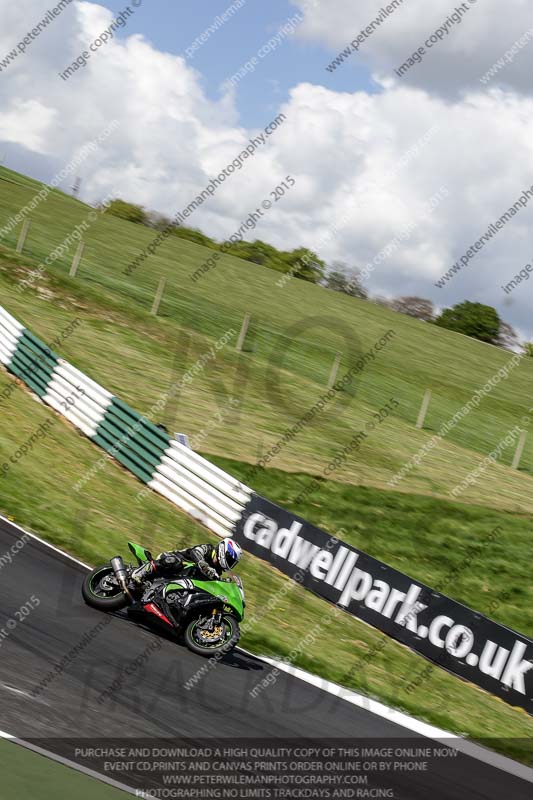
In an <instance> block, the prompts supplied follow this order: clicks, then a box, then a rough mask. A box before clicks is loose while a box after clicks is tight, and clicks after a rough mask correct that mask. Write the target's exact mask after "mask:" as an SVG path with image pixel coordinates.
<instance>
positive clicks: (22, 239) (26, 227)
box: [17, 219, 31, 253]
mask: <svg viewBox="0 0 533 800" xmlns="http://www.w3.org/2000/svg"><path fill="white" fill-rule="evenodd" d="M30 225H31V220H30V219H25V220H24V222H23V223H22V229H21V231H20V236H19V240H18V242H17V253H22V251H23V250H24V245H25V244H26V237H27V235H28V231H29V229H30Z"/></svg>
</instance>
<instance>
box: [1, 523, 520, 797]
mask: <svg viewBox="0 0 533 800" xmlns="http://www.w3.org/2000/svg"><path fill="white" fill-rule="evenodd" d="M21 535H22V534H21V531H20V529H17V528H15V527H13V526H11V525H10V524H9V523H7V522H5V521H3V520H0V555H1V554H3V553H5V552H6V551H8V550H9V549H10V548H11V547H12V545H13V544H14V543H15V542H16V541H17V540H18V539H20V537H21ZM84 572H85V570H84V568H83V567H82V566H81V565H78V564H76V563H75V562H73V561H71V560H67V559H66V558H65V557H63V556H62V555H60V554H59V553H57V552H54V551H53V550H51V549H49V548H47V547H46V546H45V545H43V544H41V543H40V542H39V541H36V540H33V539H32V540H31V541H30V542H28V543H27V544H26V545H25V546H24V548H23V549H22V550H20V551H19V552H18V553H17V554H16V555H15V556H14V558H13V561H12V563H11V564H10V565H5V566H3V567H2V568H1V569H0V629H1V628H3V627H5V625H6V623H7V621H8V620H9V619H13V618H14V615H15V614H16V612H17V611H18V610H19V609H20V608H21V607H22V606H23V605H24V604H25V603H27V602H28V601H29V599H30V597H31V596H32V595H33V596H34V597H36V598H37V599H38V600H40V604H39V606H38V607H37V608H36V609H35V610H32V611H31V613H30V614H29V615H28V616H27V617H26V618H25V619H24V620H23V621H21V622H19V623H18V624H17V626H16V627H15V628H13V629H12V630H10V632H9V636H8V637H7V638H4V639H3V640H2V641H1V643H0V644H1V646H0V729H2V730H4V731H7V732H8V733H10V734H13V735H15V736H17V737H18V738H21V739H28V740H31V741H34V742H35V743H37V744H39V745H40V746H42V747H45V748H47V749H48V750H50V751H52V752H54V753H58V754H62V755H64V756H65V757H67V758H73V753H74V750H73V748H74V745H76V744H77V743H78V742H81V740H82V739H83V740H92V743H93V745H94V743H95V742H96V740H101V739H103V738H106V739H109V738H113V737H117V738H122V739H123V738H124V737H128V738H130V737H131V738H137V739H165V740H168V739H171V738H172V739H174V740H175V739H176V738H177V737H179V738H181V737H186V738H192V739H194V740H198V741H204V742H205V737H212V736H219V737H220V738H222V737H223V739H224V740H228V739H241V740H252V739H257V740H264V739H270V740H272V742H271V743H272V744H273V745H275V744H276V741H274V740H296V739H300V740H301V739H302V737H305V738H306V739H312V738H314V739H317V740H318V739H320V740H321V741H324V742H325V741H327V740H333V739H347V740H353V741H354V743H356V742H355V740H360V739H362V738H364V739H365V740H369V741H368V742H367V744H372V742H376V743H377V741H378V740H379V744H380V745H382V744H383V740H389V741H392V740H400V739H401V740H404V741H405V743H406V745H419V746H424V745H427V744H430V741H429V740H427V739H424V738H423V737H418V736H417V735H416V734H413V733H412V732H411V731H407V730H406V729H404V728H401V727H400V726H398V725H396V724H394V723H391V722H390V721H389V720H386V719H384V718H381V717H377V716H375V715H373V714H371V713H370V712H368V711H365V710H363V709H360V708H357V707H354V706H352V705H350V704H348V703H346V702H344V701H343V700H341V699H338V698H335V697H333V696H332V695H329V694H327V693H326V692H323V691H322V690H320V689H318V688H315V687H313V686H311V685H309V684H306V683H303V682H302V681H299V680H298V679H296V678H294V677H292V676H290V675H288V674H285V673H283V674H281V675H280V677H279V678H278V680H277V682H276V684H275V687H271V688H269V689H267V690H265V691H263V692H261V694H260V695H259V696H258V697H257V698H255V699H253V698H251V697H250V695H249V691H250V690H251V689H252V688H253V687H254V686H255V685H257V683H258V682H259V681H261V680H262V678H264V677H265V675H266V674H268V673H269V672H271V670H272V667H270V666H269V665H268V664H265V663H264V662H262V661H260V660H259V659H256V658H254V657H252V656H249V655H247V654H244V653H241V652H236V653H233V654H231V655H230V656H228V657H227V658H226V659H225V660H224V661H222V662H221V663H219V664H218V666H217V667H216V669H213V670H211V671H209V672H208V674H207V675H206V676H205V677H203V678H202V680H200V681H199V683H198V684H197V685H196V686H195V687H194V688H192V689H191V690H187V689H185V688H184V684H185V683H186V681H187V680H188V679H190V677H191V676H192V675H194V674H195V673H196V672H197V671H198V669H199V668H201V667H202V666H203V665H204V664H205V663H206V662H205V659H202V658H200V657H198V656H196V655H194V654H193V653H191V652H189V651H188V650H187V649H185V648H184V647H182V646H179V645H177V644H175V643H174V642H172V641H169V640H166V639H165V638H162V637H158V640H159V642H160V644H161V647H160V649H159V650H158V651H156V652H154V653H153V654H152V655H150V657H149V658H148V660H147V661H146V662H145V665H144V667H143V668H141V669H139V670H138V671H137V672H136V673H134V674H133V675H131V676H130V677H128V678H127V679H125V680H124V681H123V683H122V685H120V686H119V687H118V688H117V689H116V690H115V691H114V692H113V695H112V700H108V701H107V702H104V703H98V697H99V696H100V695H101V692H102V691H103V690H104V689H105V688H107V687H109V686H110V685H111V684H112V683H113V681H114V680H115V679H116V678H117V676H120V675H121V674H122V675H124V671H123V670H124V665H125V664H126V663H130V662H133V661H134V660H135V659H137V658H138V656H140V655H141V654H142V653H145V652H148V648H150V647H151V646H152V647H153V646H154V641H155V636H154V634H153V633H152V632H149V631H147V630H145V629H143V628H141V627H139V626H137V625H135V624H134V623H132V622H131V621H130V620H129V619H128V618H127V617H126V616H123V615H120V614H118V615H109V616H106V615H103V614H102V613H100V612H98V611H96V610H93V609H91V608H89V607H87V606H86V605H85V604H84V602H83V600H82V598H81V594H80V585H81V581H82V578H83V574H84ZM103 621H105V622H106V623H107V624H106V625H104V626H102V625H101V623H102V622H103ZM95 626H99V628H98V633H97V635H96V636H95V637H94V639H92V641H91V642H90V643H89V644H87V645H86V646H85V647H84V649H83V650H82V652H81V653H80V654H79V655H78V656H77V657H75V658H74V660H73V661H72V662H71V663H70V664H69V666H68V667H67V668H66V669H65V670H64V671H62V672H60V673H59V674H57V676H56V677H55V678H54V680H53V681H52V682H51V683H49V684H48V685H47V686H46V687H45V689H44V690H43V692H42V693H41V694H40V695H38V696H37V697H36V698H32V697H31V692H32V690H33V689H34V688H35V687H36V686H38V685H39V682H40V681H42V679H43V677H44V676H45V675H46V674H47V673H49V672H50V670H52V669H53V667H54V665H55V664H57V663H58V662H59V661H61V659H62V658H63V657H64V656H65V655H66V654H67V653H69V651H71V649H72V648H73V647H74V646H76V645H77V644H78V643H79V642H80V640H81V639H82V637H83V635H84V634H85V633H87V632H88V631H91V630H92V629H94V628H95ZM488 733H490V732H488ZM431 744H432V743H431ZM110 777H111V776H110ZM112 777H113V778H114V779H116V780H120V781H122V782H123V783H129V784H130V785H131V781H129V780H128V776H126V775H124V774H122V775H113V776H112ZM382 783H383V782H382ZM387 786H392V787H393V788H394V796H395V797H397V798H401V799H402V800H404V799H405V800H422V799H423V800H427V798H432V800H466V798H468V800H478V798H479V800H481V798H483V799H484V800H492V799H493V798H494V800H496V799H497V800H501V798H503V797H505V798H507V799H508V800H522V798H523V799H524V800H525V798H528V800H530V799H531V797H532V792H531V783H528V782H526V781H523V780H521V779H519V778H517V777H514V776H512V775H509V774H507V773H505V772H502V771H500V770H499V769H497V768H495V767H493V766H490V765H487V764H483V763H481V762H479V761H477V760H476V759H473V758H471V757H468V756H466V755H461V754H459V755H458V756H457V758H455V759H453V760H450V759H446V760H445V761H441V762H438V763H437V764H436V765H435V766H434V767H433V768H432V770H431V772H429V773H425V772H420V773H418V772H417V773H409V774H396V773H394V774H391V775H389V776H388V778H387ZM125 796H126V795H125Z"/></svg>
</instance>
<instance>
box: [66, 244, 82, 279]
mask: <svg viewBox="0 0 533 800" xmlns="http://www.w3.org/2000/svg"><path fill="white" fill-rule="evenodd" d="M84 249H85V242H82V240H81V239H80V241H79V242H78V248H77V250H76V252H75V253H74V258H73V259H72V266H71V268H70V272H69V276H70V277H71V278H75V277H76V272H77V271H78V267H79V265H80V261H81V257H82V255H83V251H84Z"/></svg>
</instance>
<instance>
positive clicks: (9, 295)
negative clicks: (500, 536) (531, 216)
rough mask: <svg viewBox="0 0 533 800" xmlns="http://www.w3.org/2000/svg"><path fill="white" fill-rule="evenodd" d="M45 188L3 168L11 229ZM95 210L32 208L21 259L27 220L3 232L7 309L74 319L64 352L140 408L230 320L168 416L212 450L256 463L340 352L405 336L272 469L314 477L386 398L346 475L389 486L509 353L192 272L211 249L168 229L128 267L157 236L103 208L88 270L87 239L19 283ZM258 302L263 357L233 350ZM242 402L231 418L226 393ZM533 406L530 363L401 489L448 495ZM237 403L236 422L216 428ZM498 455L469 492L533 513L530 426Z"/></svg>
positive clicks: (1, 187) (382, 313)
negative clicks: (517, 446)
mask: <svg viewBox="0 0 533 800" xmlns="http://www.w3.org/2000/svg"><path fill="white" fill-rule="evenodd" d="M41 188H42V187H41V185H40V184H37V183H34V182H32V181H31V180H30V179H27V178H23V177H22V176H17V174H16V173H11V172H9V171H7V170H5V169H4V170H0V228H1V227H2V225H4V224H5V222H6V221H7V220H8V219H9V218H10V217H11V216H12V215H13V214H15V213H16V212H17V211H18V210H19V209H20V208H22V207H23V206H24V205H25V204H26V203H28V202H29V201H30V200H31V198H32V197H33V196H34V195H35V193H36V192H37V191H38V190H39V189H41ZM90 211H91V209H90V208H89V207H87V206H85V205H83V204H82V203H80V202H78V201H76V200H73V199H72V198H70V197H67V196H65V195H63V194H61V193H60V192H58V191H53V192H52V193H51V194H50V196H49V197H48V199H47V200H46V201H45V202H43V203H41V204H40V205H39V206H38V208H37V209H36V210H35V211H34V212H32V214H31V219H32V227H31V230H30V235H29V238H28V245H27V251H25V256H26V257H24V258H15V257H14V254H13V247H14V244H15V242H16V239H17V236H18V231H19V228H20V225H19V226H18V227H17V228H15V229H13V230H12V231H11V232H10V233H9V234H8V235H7V236H5V237H4V238H3V239H1V240H0V241H2V242H3V245H0V291H1V296H2V298H3V302H4V303H5V305H6V306H7V307H8V309H9V310H10V311H11V313H13V314H14V315H15V316H17V317H18V318H19V319H21V320H22V321H23V322H24V323H25V324H26V325H27V326H28V327H30V328H32V330H34V331H35V332H36V333H37V334H38V335H39V336H40V337H41V338H43V339H45V340H47V341H49V342H50V341H52V340H54V339H55V337H56V336H57V334H58V332H60V331H62V330H64V329H65V328H66V326H67V325H68V323H69V322H70V321H71V320H72V318H73V316H77V317H78V316H79V317H80V318H81V320H82V321H83V324H82V325H80V326H78V327H77V328H76V331H75V333H74V334H73V335H72V336H71V337H70V338H69V339H68V340H65V341H64V342H62V344H61V348H60V350H61V354H62V355H64V356H65V357H67V358H69V359H70V360H72V361H73V362H74V363H75V364H76V365H77V366H79V367H80V368H81V369H83V370H85V371H86V372H88V373H89V374H91V375H92V377H94V378H95V379H96V380H98V381H99V382H101V383H102V384H103V385H105V386H106V387H107V388H109V389H110V390H112V391H114V392H115V393H117V394H119V395H121V396H122V397H123V398H124V399H126V400H128V401H129V402H131V403H132V404H133V405H134V406H136V407H137V408H139V409H140V410H145V409H147V408H149V407H150V406H151V405H152V403H153V402H154V401H155V399H156V398H157V397H158V395H159V394H160V393H161V392H162V391H165V390H166V389H167V388H168V386H169V384H170V383H171V382H173V381H175V380H176V377H178V378H179V377H180V376H181V375H183V373H184V372H185V371H186V370H187V369H188V368H189V367H191V366H192V364H194V363H195V361H196V360H197V359H198V358H200V357H201V356H202V355H203V354H205V353H206V352H207V351H209V349H210V348H211V347H212V346H213V344H214V342H215V341H217V340H219V339H220V337H222V336H223V335H224V334H226V333H227V332H228V331H234V332H235V333H234V334H233V336H231V337H230V342H229V344H228V345H227V346H225V347H224V348H222V349H221V350H220V352H218V353H217V357H216V359H215V360H213V361H210V362H209V363H208V364H207V365H206V367H205V369H204V370H203V371H202V372H201V374H199V375H198V376H197V377H196V378H195V379H194V381H193V382H192V383H190V384H189V385H186V386H184V388H183V390H182V391H181V392H180V396H179V398H178V401H177V403H176V404H175V406H174V407H173V408H172V411H173V413H174V416H175V419H174V420H170V419H168V420H167V421H168V422H169V424H171V425H175V426H177V429H179V430H184V431H186V432H188V433H189V434H191V435H194V434H198V433H200V432H201V431H208V435H207V436H205V435H202V449H203V450H204V451H206V452H208V453H213V454H218V455H222V456H230V457H234V458H236V459H239V460H245V461H249V462H252V463H253V462H255V461H256V460H257V458H258V453H260V452H265V451H267V450H268V449H269V448H270V447H271V446H272V445H274V444H275V443H276V441H277V440H278V438H279V436H280V435H281V434H282V433H283V431H284V430H285V429H286V428H287V426H288V425H290V424H291V423H293V422H295V421H296V420H297V419H298V418H299V417H300V415H301V414H302V413H305V411H307V410H308V409H309V408H311V407H312V406H313V405H314V404H315V402H316V401H317V399H318V398H319V396H320V394H321V393H322V392H323V391H324V390H325V385H326V383H327V379H328V375H329V371H330V369H331V366H332V364H333V361H334V358H335V355H336V353H337V352H341V353H342V359H343V360H342V367H341V374H343V372H346V370H347V369H349V368H350V366H352V365H353V363H354V361H356V360H357V359H358V358H359V357H360V355H361V354H362V353H365V352H369V351H371V350H372V349H373V348H374V346H375V344H376V342H378V341H379V340H380V338H381V337H382V336H383V335H385V334H386V333H387V331H390V330H392V331H394V334H393V335H392V338H391V339H390V341H389V343H388V344H387V345H386V347H384V348H383V349H382V350H381V351H380V352H379V353H374V355H375V359H374V360H372V361H369V363H368V364H367V365H366V366H365V368H364V369H363V371H362V372H361V373H358V374H357V375H356V378H355V380H354V382H353V383H352V385H351V386H350V387H349V388H348V391H347V392H346V393H345V394H343V395H342V398H341V399H340V400H339V399H337V400H336V401H335V402H332V403H329V404H328V405H327V407H326V408H325V410H324V411H323V412H322V413H320V414H318V415H317V416H316V417H315V419H314V420H313V422H312V424H310V425H307V426H306V428H305V430H303V431H302V432H301V433H299V434H298V436H297V437H296V438H295V439H294V440H293V441H292V442H291V444H290V446H288V447H283V448H282V449H281V452H280V453H279V454H278V455H277V457H276V458H275V460H273V461H272V462H271V464H270V465H271V466H275V467H279V468H281V469H284V470H288V471H305V472H310V473H313V474H315V473H317V472H319V471H320V470H321V469H323V468H324V467H325V466H326V465H327V464H328V462H329V460H330V459H331V457H332V455H334V454H335V452H336V451H337V450H338V449H339V448H342V447H343V446H344V445H345V444H346V443H348V442H349V441H350V440H351V439H352V437H353V435H354V431H357V430H359V429H361V428H362V427H363V426H364V425H365V423H366V422H367V421H368V420H369V419H371V418H372V413H373V412H376V411H378V410H379V409H380V408H382V407H383V406H384V405H385V404H386V403H387V402H389V401H390V400H391V398H392V399H394V401H395V402H397V404H398V405H397V407H396V408H395V410H394V411H393V412H392V413H391V414H389V416H388V417H387V419H386V420H385V421H384V422H383V423H382V424H380V425H378V426H377V427H376V430H375V431H374V432H373V433H372V435H371V436H369V437H368V438H367V439H366V440H365V441H364V442H363V444H362V446H361V448H360V449H359V450H358V451H357V452H355V453H353V455H352V456H351V457H350V459H349V460H348V461H347V462H346V463H345V464H343V465H341V466H340V467H339V469H338V470H336V472H335V478H336V479H337V480H341V481H346V482H352V483H356V484H361V483H363V484H365V485H369V486H375V487H380V488H384V487H387V484H388V481H390V480H391V478H392V477H393V476H394V475H395V473H396V472H397V471H398V470H399V469H400V468H401V467H402V465H403V464H404V463H405V462H406V461H407V460H408V459H409V458H410V457H411V456H412V455H414V454H415V453H416V452H417V451H418V450H419V448H420V447H421V446H422V445H423V444H424V443H426V442H427V441H428V439H430V438H431V436H432V435H433V434H434V432H435V431H436V430H437V429H438V428H439V427H440V425H442V424H443V423H445V422H446V421H447V420H449V419H450V418H451V417H453V415H454V414H455V413H456V412H457V411H458V409H459V408H461V406H463V404H465V403H466V402H468V400H469V399H470V398H471V396H472V395H473V394H474V392H476V390H478V389H479V388H480V387H482V386H483V385H484V384H485V383H486V381H487V380H489V379H490V378H491V377H492V376H493V375H494V374H495V373H497V371H498V370H499V369H500V368H502V367H503V366H504V365H505V364H506V363H507V362H508V361H509V359H510V354H509V353H507V352H505V351H503V350H500V349H498V348H494V347H490V346H488V345H484V344H482V343H480V342H477V341H475V340H472V339H468V338H466V337H463V336H460V335H458V334H455V333H452V332H449V331H445V330H442V329H440V328H436V327H434V326H431V325H427V324H424V323H422V322H419V321H417V320H413V319H411V318H409V317H406V316H403V315H400V314H395V313H393V312H391V311H389V310H387V309H384V308H382V307H379V306H376V305H374V304H372V303H368V302H365V301H361V300H357V299H354V298H351V297H348V296H345V295H340V294H339V293H335V292H331V291H328V290H325V289H323V288H320V287H317V286H314V285H312V284H307V283H305V282H303V281H299V280H291V281H289V282H288V283H287V284H286V285H285V286H283V287H282V288H280V287H279V286H278V285H277V282H278V281H279V278H280V275H279V273H276V272H274V271H272V270H268V269H266V268H262V267H260V266H257V265H254V264H250V263H249V262H244V261H241V260H240V259H235V258H231V257H228V256H224V257H223V258H222V259H221V260H220V262H219V263H218V265H217V266H216V268H215V269H212V270H211V271H209V272H208V273H207V274H206V275H205V276H203V277H202V278H201V279H200V280H198V281H196V282H194V281H193V280H192V278H191V276H192V274H193V273H194V272H195V270H196V269H198V267H199V265H201V264H202V263H203V262H205V261H206V259H207V258H209V256H210V254H211V253H210V251H208V250H206V249H205V248H203V247H200V246H198V245H195V244H193V243H190V242H186V241H184V240H181V239H178V238H177V237H170V238H169V239H168V240H167V241H166V242H165V243H163V245H162V246H161V247H160V248H159V249H158V251H157V253H156V255H154V256H150V257H149V258H148V259H147V260H145V261H144V262H143V263H142V264H141V265H140V266H139V267H138V268H137V269H136V270H134V272H133V273H132V274H131V275H125V274H124V270H125V269H126V268H127V266H128V264H130V263H131V262H132V261H133V260H134V259H135V258H136V257H137V256H138V255H139V252H141V251H142V250H143V249H144V248H146V246H147V245H148V244H149V243H150V241H152V240H153V238H154V232H153V231H151V230H149V229H147V228H144V227H142V226H138V225H133V224H131V223H128V222H124V221H122V220H119V219H116V218H113V217H109V216H105V215H104V216H98V219H97V221H96V222H94V223H92V224H91V225H90V227H89V229H88V230H87V231H86V233H85V234H84V240H85V242H86V250H85V255H84V258H83V261H82V264H81V267H80V269H79V272H78V275H77V277H76V278H75V279H71V278H69V277H68V267H69V265H70V262H71V260H72V255H73V252H74V250H75V244H74V245H73V246H72V247H71V248H70V251H69V252H68V253H66V254H65V255H64V256H63V257H62V258H59V259H58V260H57V261H55V262H54V264H53V265H52V266H50V267H47V268H46V270H44V271H43V272H42V275H41V276H40V277H39V279H38V280H36V281H35V283H34V285H33V286H29V287H27V288H25V289H24V291H22V292H19V291H18V289H20V280H23V279H27V278H28V273H29V271H31V270H32V269H35V266H36V265H37V264H39V262H40V261H41V260H44V259H45V258H46V256H47V255H49V254H50V253H51V251H52V250H54V248H56V247H57V246H58V245H59V244H60V243H61V242H63V241H64V240H65V239H66V238H67V237H68V236H69V235H71V233H72V231H73V230H74V228H75V226H76V225H80V224H81V223H82V221H83V220H86V219H87V215H88V213H89V212H90ZM163 276H164V277H166V278H167V279H168V283H167V288H166V291H165V295H164V299H163V303H162V306H161V316H159V317H158V318H154V317H151V316H150V314H149V310H150V307H151V304H152V300H153V296H154V294H155V291H156V288H157V285H158V282H159V279H160V277H163ZM246 312H250V313H251V314H252V328H251V332H250V340H249V341H250V343H251V345H252V347H253V352H247V353H244V354H238V353H236V351H235V347H234V345H235V341H236V335H237V333H238V331H239V329H240V325H241V322H242V319H243V316H244V314H245V313H246ZM428 388H430V389H432V391H433V401H432V403H431V406H430V411H429V414H428V418H427V429H426V430H424V431H418V430H417V429H416V428H415V427H414V422H415V421H416V417H417V413H418V409H419V406H420V403H421V400H422V397H423V394H424V392H425V390H426V389H428ZM230 396H233V397H234V398H235V399H236V400H238V401H239V404H240V405H239V413H238V414H237V413H233V414H229V413H227V411H228V401H229V397H230ZM531 405H533V360H526V359H524V360H523V363H522V364H521V365H520V366H519V367H518V368H517V369H514V370H512V371H511V373H510V375H509V377H508V378H507V380H504V381H502V382H501V383H500V384H499V385H498V386H497V387H496V388H495V389H494V390H493V391H492V392H491V393H490V395H489V396H487V397H485V398H484V399H483V400H482V402H481V404H480V406H479V408H478V409H477V410H475V411H474V412H472V413H471V414H469V415H468V416H467V417H465V418H464V419H463V420H462V422H461V423H460V424H459V425H457V426H456V427H455V428H454V429H453V430H452V431H451V432H450V433H449V435H448V436H447V437H446V438H445V439H444V441H443V442H442V443H441V444H440V445H439V447H437V448H435V449H434V450H433V451H432V452H431V453H430V454H429V455H428V456H426V458H425V459H424V460H423V461H422V463H421V465H420V467H418V468H417V469H414V470H412V471H411V472H410V473H409V475H408V476H406V477H405V479H404V480H403V481H401V482H400V483H399V484H398V489H399V490H400V491H407V492H411V491H415V492H418V493H423V494H426V493H428V494H436V495H441V496H446V497H447V496H449V493H450V491H451V490H452V489H453V487H454V486H455V485H456V483H457V482H458V481H459V480H461V479H462V478H464V477H465V476H466V475H467V474H469V473H470V472H471V470H472V469H474V468H475V467H476V465H478V464H479V462H480V460H481V457H483V456H486V455H487V454H488V453H489V452H490V451H491V450H492V449H493V448H495V447H496V446H497V445H498V443H499V442H501V441H502V439H504V437H505V436H506V435H507V434H508V433H509V431H511V430H512V429H513V428H515V426H516V425H517V424H520V420H521V418H522V417H523V415H524V414H525V413H526V412H527V411H528V409H529V408H530V406H531ZM221 409H222V410H223V412H224V424H213V420H214V419H215V414H216V412H217V411H218V412H219V414H220V410H221ZM513 450H514V447H508V448H506V449H504V450H503V451H502V454H501V457H500V463H499V464H498V465H493V466H491V467H490V468H489V469H488V470H487V471H486V472H485V473H484V476H483V479H482V480H480V481H479V482H478V483H476V484H474V485H473V486H472V487H470V488H469V489H468V490H467V491H466V492H464V493H463V494H462V495H461V500H462V501H464V502H475V503H479V504H483V505H491V506H496V507H501V508H507V509H510V510H513V511H527V512H530V511H531V510H533V492H532V491H531V489H532V487H533V482H532V477H533V437H529V440H528V442H527V444H526V450H525V453H524V457H523V460H522V468H521V470H520V471H519V472H517V471H511V470H510V469H508V466H509V464H510V462H511V460H512V454H513Z"/></svg>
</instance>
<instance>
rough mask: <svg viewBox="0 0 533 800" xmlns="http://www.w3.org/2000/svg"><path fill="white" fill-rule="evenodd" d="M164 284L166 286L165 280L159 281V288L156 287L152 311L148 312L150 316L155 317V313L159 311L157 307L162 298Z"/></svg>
mask: <svg viewBox="0 0 533 800" xmlns="http://www.w3.org/2000/svg"><path fill="white" fill-rule="evenodd" d="M166 284H167V279H166V278H160V279H159V286H158V287H157V292H156V293H155V297H154V302H153V305H152V310H151V311H150V314H153V315H154V316H157V313H158V311H159V305H160V303H161V298H162V297H163V292H164V291H165V286H166Z"/></svg>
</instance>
